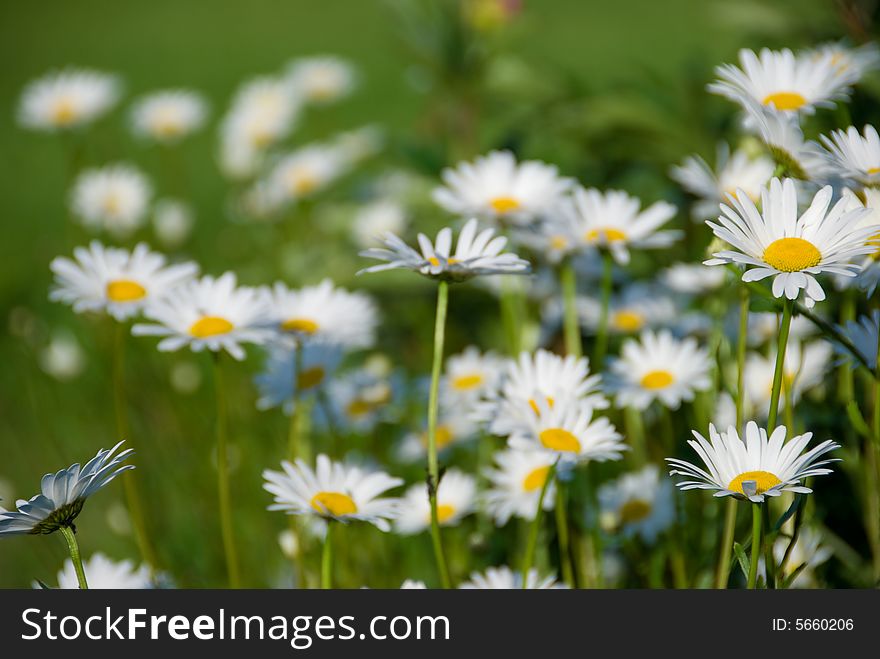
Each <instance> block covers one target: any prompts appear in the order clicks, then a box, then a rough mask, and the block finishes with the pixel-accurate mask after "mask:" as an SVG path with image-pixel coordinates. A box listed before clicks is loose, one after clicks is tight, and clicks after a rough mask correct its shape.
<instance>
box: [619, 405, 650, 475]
mask: <svg viewBox="0 0 880 659" xmlns="http://www.w3.org/2000/svg"><path fill="white" fill-rule="evenodd" d="M623 423H624V427H625V428H626V435H627V438H628V439H629V444H630V446H632V449H633V450H632V456H633V462H634V463H635V466H636V467H641V466H642V465H644V464H645V462H646V460H647V457H648V456H647V451H646V449H645V424H644V423H643V421H642V413H641V412H640V411H639V410H637V409H636V408H635V407H626V408H624V410H623Z"/></svg>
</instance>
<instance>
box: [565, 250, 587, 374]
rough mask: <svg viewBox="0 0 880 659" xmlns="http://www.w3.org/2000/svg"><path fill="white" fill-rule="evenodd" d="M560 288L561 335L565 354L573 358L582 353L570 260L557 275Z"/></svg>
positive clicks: (575, 277)
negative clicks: (561, 309)
mask: <svg viewBox="0 0 880 659" xmlns="http://www.w3.org/2000/svg"><path fill="white" fill-rule="evenodd" d="M559 283H560V286H561V287H562V304H563V325H562V329H563V334H564V336H565V352H566V354H569V355H574V356H575V357H580V356H581V355H583V353H584V348H583V344H582V343H581V328H580V324H579V323H578V313H577V276H576V273H575V271H574V265H572V262H571V259H566V260H565V262H564V263H563V264H562V269H561V270H560V273H559Z"/></svg>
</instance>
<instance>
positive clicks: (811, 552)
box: [773, 526, 833, 588]
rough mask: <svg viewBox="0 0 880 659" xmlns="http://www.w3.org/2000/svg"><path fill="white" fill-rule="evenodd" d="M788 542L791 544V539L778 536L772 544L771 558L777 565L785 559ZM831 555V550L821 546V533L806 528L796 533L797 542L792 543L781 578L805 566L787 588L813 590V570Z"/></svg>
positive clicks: (814, 580) (814, 582) (814, 581)
mask: <svg viewBox="0 0 880 659" xmlns="http://www.w3.org/2000/svg"><path fill="white" fill-rule="evenodd" d="M789 542H791V538H788V537H786V536H784V535H780V536H779V537H778V538H776V542H774V543H773V558H774V559H775V560H776V563H777V565H778V564H779V563H781V562H782V559H783V558H784V557H785V552H786V551H787V550H788V544H789ZM832 554H833V552H832V550H831V548H830V547H827V546H825V545H823V544H822V534H821V532H819V531H818V530H816V529H813V528H810V527H809V526H806V527H804V528H802V529H801V530H800V533H798V537H797V542H795V543H794V547H792V549H791V553H790V554H789V556H788V562H787V563H786V564H785V572H784V574H782V578H787V577H789V576H791V575H792V574H794V572H795V570H797V569H798V568H800V567H801V566H802V565H806V567H805V568H803V569H802V570H801V572H800V573H799V574H798V576H797V577H795V579H794V581H792V582H791V584H789V588H811V587H812V588H814V587H815V584H816V577H815V569H816V568H817V567H819V566H820V565H822V564H823V563H825V562H827V561H828V559H829V558H831V556H832Z"/></svg>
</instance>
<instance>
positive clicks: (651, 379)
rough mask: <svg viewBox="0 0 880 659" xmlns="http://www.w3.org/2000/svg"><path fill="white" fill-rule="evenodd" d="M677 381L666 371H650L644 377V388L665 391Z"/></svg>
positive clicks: (642, 381)
mask: <svg viewBox="0 0 880 659" xmlns="http://www.w3.org/2000/svg"><path fill="white" fill-rule="evenodd" d="M674 381H675V378H674V377H673V375H672V373H670V372H669V371H664V370H662V369H661V370H657V371H649V372H648V373H645V375H644V376H642V380H641V383H642V386H643V387H644V388H645V389H664V388H666V387H668V386H669V385H670V384H672V383H673V382H674Z"/></svg>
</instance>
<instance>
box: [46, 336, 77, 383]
mask: <svg viewBox="0 0 880 659" xmlns="http://www.w3.org/2000/svg"><path fill="white" fill-rule="evenodd" d="M85 365H86V354H85V351H84V350H83V349H82V346H81V345H80V343H79V341H77V340H76V337H75V336H74V335H73V334H71V333H70V332H67V331H58V332H53V333H52V336H51V338H50V339H49V343H48V344H47V345H46V347H45V348H43V350H42V351H41V352H40V368H42V369H43V371H45V372H46V373H48V374H49V375H51V376H52V377H53V378H55V379H56V380H60V381H62V382H67V381H69V380H73V379H74V378H77V377H79V376H80V375H81V374H82V372H83V369H84V368H85Z"/></svg>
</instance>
